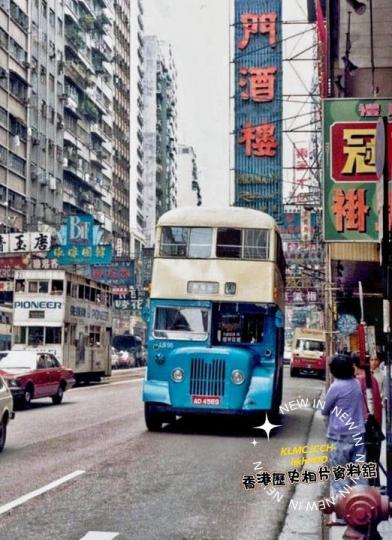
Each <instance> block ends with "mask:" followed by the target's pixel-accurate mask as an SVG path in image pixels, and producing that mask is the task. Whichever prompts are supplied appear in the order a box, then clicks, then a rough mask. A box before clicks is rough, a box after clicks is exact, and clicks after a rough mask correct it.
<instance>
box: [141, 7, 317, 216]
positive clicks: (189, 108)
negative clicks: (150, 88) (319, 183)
mask: <svg viewBox="0 0 392 540" xmlns="http://www.w3.org/2000/svg"><path fill="white" fill-rule="evenodd" d="M282 1H283V10H284V15H283V19H284V20H290V21H292V20H294V19H297V20H304V19H305V6H306V0H282ZM233 5H234V4H232V2H231V0H144V10H145V14H144V23H145V33H146V35H151V34H153V35H156V36H157V37H158V39H160V40H163V41H166V42H168V43H170V44H171V47H172V51H173V56H174V60H175V63H176V67H177V73H178V78H177V84H178V105H177V107H178V119H177V120H178V142H179V143H180V144H187V145H191V146H193V147H194V150H195V152H196V154H197V163H198V167H199V173H200V175H199V176H200V185H201V189H202V196H203V205H206V206H227V205H228V204H229V203H230V202H232V198H233V193H232V191H233V189H232V175H231V173H230V168H231V167H233V159H232V158H233V156H232V154H233V152H232V145H233V138H232V136H230V132H231V131H232V130H233V120H232V112H231V107H232V103H233V100H232V99H230V95H232V92H233V89H232V88H231V87H230V59H231V56H232V52H233V51H232V49H233V46H232V45H231V44H230V43H231V34H230V22H231V19H232V17H233V11H234V8H233ZM308 28H309V26H307V27H303V26H298V25H291V24H290V25H284V35H285V37H287V36H288V35H291V34H300V33H301V32H302V34H301V35H298V36H297V37H295V38H293V39H289V40H287V41H286V42H285V43H284V46H283V52H284V58H291V57H293V56H295V55H296V54H298V53H299V52H300V51H302V50H303V49H305V48H306V47H308V46H309V44H311V37H310V33H309V32H308V33H307V34H306V33H303V30H304V29H305V30H306V29H308ZM311 55H312V52H309V53H307V54H306V53H304V54H303V55H300V57H302V58H305V57H311ZM309 66H310V62H308V61H305V62H291V63H284V74H285V75H284V90H283V91H284V93H287V92H286V91H285V86H286V88H290V92H291V93H306V92H307V90H306V86H307V87H309V85H310V82H309V81H310V79H311V76H312V69H309ZM298 75H299V76H298ZM294 99H295V98H292V100H294ZM298 100H300V98H297V101H298ZM306 108H307V105H304V104H302V103H291V104H286V105H285V109H284V117H292V116H295V115H296V114H297V113H300V114H303V113H304V112H306ZM301 121H302V123H305V122H306V117H305V121H304V118H303V117H301ZM293 125H295V122H294V124H293V120H290V121H288V124H286V128H285V127H284V128H285V129H292V127H293ZM288 137H289V138H288ZM307 137H308V135H307V134H289V135H288V136H286V137H285V139H286V140H285V147H284V156H285V165H286V166H290V163H291V156H292V152H293V150H292V141H293V140H294V141H295V140H297V141H298V140H300V141H301V140H304V138H307ZM284 180H285V183H286V187H285V192H286V193H287V190H288V189H289V187H290V186H291V181H292V171H289V170H285V171H284ZM179 181H181V180H179Z"/></svg>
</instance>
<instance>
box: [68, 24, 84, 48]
mask: <svg viewBox="0 0 392 540" xmlns="http://www.w3.org/2000/svg"><path fill="white" fill-rule="evenodd" d="M65 38H66V40H67V41H68V45H70V46H71V47H72V48H73V49H74V51H75V52H76V53H78V52H79V50H80V49H85V48H86V42H85V40H84V37H83V36H82V34H81V33H80V32H79V30H78V28H77V27H76V26H74V25H69V26H67V27H66V28H65Z"/></svg>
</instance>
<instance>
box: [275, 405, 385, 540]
mask: <svg viewBox="0 0 392 540" xmlns="http://www.w3.org/2000/svg"><path fill="white" fill-rule="evenodd" d="M383 430H384V433H385V425H384V427H383ZM325 432H326V424H325V422H324V419H323V417H322V415H321V412H320V411H319V410H317V411H315V413H314V414H313V419H312V425H311V428H310V431H309V437H308V441H307V442H308V443H309V444H310V443H311V442H313V443H314V442H316V441H317V442H322V441H324V440H325ZM385 457H386V455H385V441H384V442H383V446H382V450H381V463H382V464H383V465H384V467H385ZM306 468H307V469H310V470H317V466H312V465H306ZM381 484H382V485H385V484H386V479H385V477H384V475H383V473H382V477H381ZM327 496H329V492H328V488H327V486H326V484H323V483H317V484H314V485H312V486H310V485H304V484H298V485H297V487H296V490H295V492H294V496H293V498H292V499H291V501H290V504H289V507H288V510H287V515H286V520H285V523H284V526H283V529H282V532H281V534H280V536H279V540H342V539H343V534H344V532H345V530H346V526H335V527H326V526H325V524H326V523H328V522H329V521H332V520H333V518H334V514H332V515H324V514H322V513H321V512H320V511H319V510H315V509H314V507H313V508H312V504H311V501H312V502H313V501H314V502H315V503H317V501H319V500H320V499H322V498H324V497H327ZM378 531H379V533H380V534H381V536H382V537H383V540H390V539H392V519H390V520H389V521H384V522H382V523H380V525H379V526H378Z"/></svg>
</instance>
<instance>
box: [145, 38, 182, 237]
mask: <svg viewBox="0 0 392 540" xmlns="http://www.w3.org/2000/svg"><path fill="white" fill-rule="evenodd" d="M145 56H146V73H145V79H144V98H143V100H144V121H145V131H144V142H143V149H144V162H143V163H144V179H145V180H144V192H145V196H144V208H145V227H144V230H145V239H146V245H147V246H151V245H152V244H153V243H154V227H155V224H156V222H157V221H158V219H159V217H160V216H161V215H162V214H163V213H165V212H167V211H168V210H170V209H171V208H174V207H176V205H177V72H176V68H175V64H174V60H173V56H172V53H171V48H170V45H169V44H166V43H163V42H160V41H158V39H157V38H156V37H155V36H148V37H146V38H145Z"/></svg>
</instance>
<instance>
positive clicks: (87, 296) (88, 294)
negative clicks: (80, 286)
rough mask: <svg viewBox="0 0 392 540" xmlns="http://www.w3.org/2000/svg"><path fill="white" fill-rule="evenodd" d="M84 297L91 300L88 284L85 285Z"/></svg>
mask: <svg viewBox="0 0 392 540" xmlns="http://www.w3.org/2000/svg"><path fill="white" fill-rule="evenodd" d="M84 299H85V300H90V287H89V286H88V285H85V287H84Z"/></svg>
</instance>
